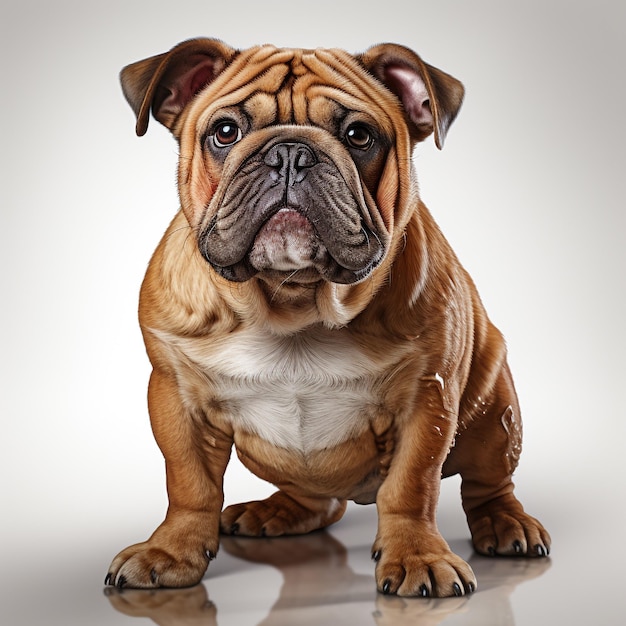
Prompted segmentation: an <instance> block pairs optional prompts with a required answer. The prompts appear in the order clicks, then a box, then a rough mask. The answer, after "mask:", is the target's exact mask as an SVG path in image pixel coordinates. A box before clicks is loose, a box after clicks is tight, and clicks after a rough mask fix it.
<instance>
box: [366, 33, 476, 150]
mask: <svg viewBox="0 0 626 626" xmlns="http://www.w3.org/2000/svg"><path fill="white" fill-rule="evenodd" d="M358 58H359V60H360V61H361V63H363V65H365V67H366V68H367V69H368V70H369V71H370V72H371V73H372V74H374V76H376V77H377V78H378V79H379V80H380V81H382V82H383V83H384V84H385V85H386V86H387V87H388V88H389V89H390V90H391V91H392V92H393V93H394V94H396V96H398V98H399V99H400V101H401V102H402V105H403V107H404V110H405V112H406V115H407V118H408V120H409V127H410V130H411V134H412V135H413V136H414V138H415V140H416V141H422V140H423V139H425V138H426V137H428V135H430V134H431V133H432V132H433V130H434V131H435V143H436V145H437V147H438V148H439V149H441V148H442V147H443V142H444V140H445V138H446V134H447V132H448V128H450V125H451V124H452V122H453V121H454V119H455V118H456V116H457V113H458V112H459V109H460V108H461V103H462V102H463V94H464V91H465V90H464V88H463V85H462V84H461V83H460V82H459V81H458V80H457V79H456V78H453V77H452V76H450V75H449V74H446V73H445V72H442V71H441V70H438V69H437V68H436V67H432V66H431V65H428V64H427V63H424V61H422V59H420V57H419V56H418V55H417V54H415V52H413V51H412V50H410V49H409V48H405V47H404V46H400V45H397V44H380V45H378V46H374V47H372V48H370V49H369V50H367V51H366V52H365V53H364V54H362V55H360V56H359V57H358Z"/></svg>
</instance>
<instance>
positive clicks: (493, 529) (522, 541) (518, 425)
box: [444, 363, 550, 556]
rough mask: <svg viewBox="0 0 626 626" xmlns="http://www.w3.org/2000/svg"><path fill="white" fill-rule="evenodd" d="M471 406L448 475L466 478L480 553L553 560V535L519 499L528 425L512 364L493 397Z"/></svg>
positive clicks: (474, 401)
mask: <svg viewBox="0 0 626 626" xmlns="http://www.w3.org/2000/svg"><path fill="white" fill-rule="evenodd" d="M467 401H468V402H469V403H470V405H469V407H468V408H469V411H470V412H471V414H472V419H471V420H468V422H467V424H466V428H465V429H464V430H463V428H461V430H460V432H459V433H458V435H457V437H456V444H455V446H454V448H452V450H451V453H450V456H449V459H448V461H447V462H446V465H444V473H447V474H450V473H456V472H458V473H460V474H461V479H462V483H461V496H462V499H463V508H464V510H465V513H466V516H467V521H468V524H469V527H470V531H471V533H472V541H473V544H474V548H475V549H476V551H477V552H479V553H480V554H485V555H492V556H493V555H496V554H498V555H513V556H515V555H520V556H547V555H548V554H549V551H550V535H549V534H548V532H547V531H546V530H545V529H544V527H543V526H542V525H541V523H540V522H538V521H537V520H536V519H535V518H533V517H531V516H530V515H528V514H527V513H525V512H524V508H523V507H522V505H521V503H520V502H519V501H518V500H517V498H516V497H515V495H514V494H513V490H514V484H513V481H512V476H513V472H514V470H515V468H516V467H517V463H518V460H519V455H520V453H521V445H522V422H521V416H520V410H519V406H518V402H517V396H516V394H515V389H514V387H513V381H512V378H511V374H510V371H509V368H508V366H507V365H506V363H504V364H503V366H502V369H501V371H500V374H499V376H498V378H497V381H496V384H495V386H494V389H493V391H492V392H491V394H489V396H488V397H486V398H482V397H475V398H469V399H467Z"/></svg>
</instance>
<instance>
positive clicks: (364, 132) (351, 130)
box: [346, 124, 374, 150]
mask: <svg viewBox="0 0 626 626" xmlns="http://www.w3.org/2000/svg"><path fill="white" fill-rule="evenodd" d="M346 141H347V143H348V145H349V146H350V147H351V148H356V149H357V150H367V149H368V148H369V147H370V146H371V145H372V142H373V141H374V138H373V137H372V133H371V132H370V130H369V129H368V128H367V126H364V125H363V124H352V126H349V127H348V130H347V132H346Z"/></svg>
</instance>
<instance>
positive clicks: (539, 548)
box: [535, 544, 546, 556]
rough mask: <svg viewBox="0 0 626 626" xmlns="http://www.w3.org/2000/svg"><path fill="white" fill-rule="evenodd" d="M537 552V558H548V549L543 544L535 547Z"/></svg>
mask: <svg viewBox="0 0 626 626" xmlns="http://www.w3.org/2000/svg"><path fill="white" fill-rule="evenodd" d="M535 552H536V553H537V556H546V549H545V548H544V547H543V546H542V545H541V544H537V545H536V546H535Z"/></svg>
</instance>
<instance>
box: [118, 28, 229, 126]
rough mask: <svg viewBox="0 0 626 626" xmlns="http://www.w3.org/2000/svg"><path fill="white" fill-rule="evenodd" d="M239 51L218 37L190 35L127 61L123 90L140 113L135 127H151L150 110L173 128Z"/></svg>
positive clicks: (131, 104) (123, 75) (123, 74)
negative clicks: (152, 53) (168, 47)
mask: <svg viewBox="0 0 626 626" xmlns="http://www.w3.org/2000/svg"><path fill="white" fill-rule="evenodd" d="M236 54H237V51H236V50H234V49H233V48H231V47H229V46H227V45H226V44H224V43H222V42H221V41H219V40H217V39H207V38H199V39H190V40H189V41H184V42H182V43H180V44H178V45H177V46H175V47H174V48H172V49H171V50H170V51H169V52H165V53H164V54H159V55H157V56H154V57H150V58H148V59H144V60H143V61H137V63H132V64H131V65H127V66H126V67H125V68H124V69H123V70H122V71H121V73H120V81H121V83H122V90H123V91H124V95H125V96H126V100H128V103H129V104H130V106H131V108H132V109H133V111H134V112H135V115H136V116H137V125H136V127H135V130H136V132H137V135H139V136H141V135H144V134H145V132H146V130H148V121H149V118H150V110H152V114H153V115H154V117H155V118H156V119H157V120H158V121H159V122H161V124H163V125H164V126H166V127H167V128H169V129H170V130H172V128H173V126H174V124H175V122H176V119H177V118H178V116H179V114H180V113H181V112H182V110H183V109H184V108H185V107H186V106H187V104H188V103H189V102H190V101H191V100H192V98H193V97H194V96H195V95H196V94H197V93H198V92H199V91H200V90H201V89H203V88H204V87H206V85H208V84H209V83H211V82H212V81H213V80H215V78H216V77H217V75H218V74H219V73H220V72H221V71H222V70H223V69H224V68H225V67H226V66H227V65H228V63H230V61H232V59H233V58H234V57H235V55H236Z"/></svg>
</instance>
